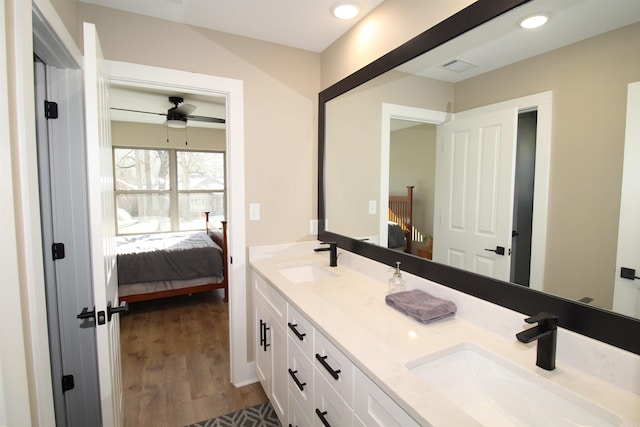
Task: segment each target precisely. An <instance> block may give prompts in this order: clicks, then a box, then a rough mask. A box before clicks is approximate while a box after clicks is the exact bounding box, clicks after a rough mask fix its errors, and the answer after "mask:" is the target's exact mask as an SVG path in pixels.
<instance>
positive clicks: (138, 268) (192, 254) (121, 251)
mask: <svg viewBox="0 0 640 427" xmlns="http://www.w3.org/2000/svg"><path fill="white" fill-rule="evenodd" d="M116 250H117V260H118V284H128V283H141V282H151V281H158V280H188V279H195V278H198V277H207V276H223V275H224V271H223V263H222V249H221V248H220V246H218V245H217V244H216V243H215V242H214V241H213V240H211V238H210V237H209V236H208V235H207V233H205V232H196V233H193V232H191V233H163V234H148V235H134V236H118V237H117V238H116Z"/></svg>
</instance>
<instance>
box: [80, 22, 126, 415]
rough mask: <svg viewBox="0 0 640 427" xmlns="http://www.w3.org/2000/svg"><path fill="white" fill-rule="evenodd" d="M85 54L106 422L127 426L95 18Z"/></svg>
mask: <svg viewBox="0 0 640 427" xmlns="http://www.w3.org/2000/svg"><path fill="white" fill-rule="evenodd" d="M84 55H85V64H84V66H85V69H84V71H85V109H86V127H87V180H88V190H89V195H88V196H89V215H90V220H89V222H90V233H91V268H92V276H93V293H94V304H95V313H96V346H97V353H98V377H99V381H100V400H101V406H102V425H104V426H105V427H107V426H121V425H123V424H124V417H123V413H122V371H121V366H120V322H119V316H118V315H115V316H113V317H111V316H110V315H109V310H108V304H113V305H114V306H117V305H118V275H117V271H116V256H115V218H114V211H115V209H114V206H115V205H114V194H113V166H112V161H111V158H112V151H111V133H110V130H111V126H110V122H109V120H110V119H109V98H108V96H109V88H108V83H107V79H106V78H105V73H104V72H103V71H104V70H103V64H102V62H103V59H102V50H101V48H100V42H99V41H98V36H97V33H96V28H95V26H94V25H93V24H87V23H85V24H84ZM109 317H111V319H109Z"/></svg>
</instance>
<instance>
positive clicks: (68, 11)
mask: <svg viewBox="0 0 640 427" xmlns="http://www.w3.org/2000/svg"><path fill="white" fill-rule="evenodd" d="M49 2H50V3H51V5H52V6H53V8H54V9H55V10H56V12H57V13H58V16H60V19H61V20H62V22H63V23H64V26H65V27H67V31H69V34H70V35H71V37H73V39H74V40H75V42H76V44H77V45H78V46H80V40H81V35H82V27H81V26H80V21H79V19H78V5H79V0H49Z"/></svg>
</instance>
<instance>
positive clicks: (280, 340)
mask: <svg viewBox="0 0 640 427" xmlns="http://www.w3.org/2000/svg"><path fill="white" fill-rule="evenodd" d="M269 320H270V324H269V328H270V330H269V332H270V339H271V342H270V344H271V345H270V347H268V348H270V349H271V358H272V359H271V368H272V370H271V404H272V406H273V409H274V410H275V411H276V414H277V415H278V418H279V419H280V422H281V423H282V424H286V420H287V418H286V416H287V412H288V409H287V408H288V402H289V400H288V398H289V394H288V390H289V389H288V385H289V380H288V378H289V375H288V373H287V333H286V332H285V330H284V327H283V326H282V325H281V324H280V323H278V322H277V321H276V319H275V318H274V317H273V316H270V319H269Z"/></svg>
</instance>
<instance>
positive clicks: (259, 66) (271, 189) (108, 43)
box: [80, 4, 320, 246]
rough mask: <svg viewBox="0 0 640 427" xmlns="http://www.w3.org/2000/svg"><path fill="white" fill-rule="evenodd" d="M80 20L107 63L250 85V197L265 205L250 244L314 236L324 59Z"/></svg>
mask: <svg viewBox="0 0 640 427" xmlns="http://www.w3.org/2000/svg"><path fill="white" fill-rule="evenodd" d="M80 18H81V19H82V20H83V21H87V22H92V23H94V24H95V25H96V27H97V30H98V34H99V35H100V41H101V43H102V48H103V52H104V56H105V58H106V59H109V60H116V61H125V62H132V63H137V64H144V65H152V66H158V67H165V68H172V69H178V70H186V71H193V72H197V73H202V74H209V75H215V76H220V77H229V78H233V79H239V80H243V82H244V105H245V116H244V122H245V169H246V190H245V191H246V193H245V197H246V202H247V203H260V204H261V220H260V221H246V228H247V233H246V236H247V245H249V246H251V245H259V244H272V243H281V242H292V241H299V240H307V239H311V238H313V236H311V235H309V221H310V220H311V219H312V218H316V216H317V214H316V200H317V196H316V194H317V189H316V184H315V183H316V174H317V172H316V171H317V156H316V151H317V149H316V147H317V145H316V144H317V136H316V135H317V96H318V92H319V89H320V86H319V82H320V55H319V54H316V53H311V52H307V51H303V50H300V49H293V48H287V47H283V46H279V45H275V44H272V43H266V42H261V41H257V40H253V39H248V38H244V37H238V36H233V35H229V34H224V33H219V32H215V31H210V30H205V29H202V28H197V27H190V26H187V25H183V24H178V23H173V22H168V21H163V20H159V19H155V18H148V17H144V16H141V15H135V14H131V13H126V12H120V11H115V10H111V9H106V8H102V7H98V6H93V5H87V4H81V5H80ZM230 220H234V219H233V218H231V219H230Z"/></svg>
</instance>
